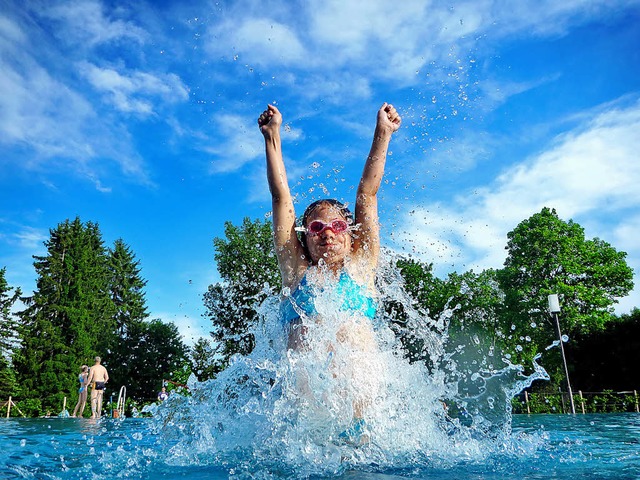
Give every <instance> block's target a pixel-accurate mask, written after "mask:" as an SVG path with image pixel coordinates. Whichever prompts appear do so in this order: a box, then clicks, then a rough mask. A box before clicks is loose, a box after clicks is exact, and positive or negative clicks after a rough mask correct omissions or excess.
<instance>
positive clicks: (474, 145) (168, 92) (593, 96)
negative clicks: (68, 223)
mask: <svg viewBox="0 0 640 480" xmlns="http://www.w3.org/2000/svg"><path fill="white" fill-rule="evenodd" d="M186 3H187V2H178V1H162V2H142V1H140V2H103V1H85V0H73V1H68V2H67V1H29V0H27V1H20V2H18V1H10V0H0V5H1V8H0V62H1V65H0V267H2V266H5V267H6V268H7V280H8V281H9V283H10V284H11V285H13V286H20V287H21V288H22V289H23V290H24V291H25V293H29V292H31V291H32V290H33V288H34V287H35V272H34V269H33V265H32V262H33V259H32V255H41V254H43V253H44V247H43V244H42V242H43V241H45V240H46V239H47V238H48V237H49V229H50V228H54V227H55V226H56V225H57V224H58V223H60V222H63V221H64V220H65V219H67V218H70V219H73V218H75V217H76V216H79V217H80V218H81V219H82V220H83V221H85V222H86V221H93V222H97V223H98V224H99V225H100V229H101V231H102V233H103V236H104V240H105V242H106V243H107V245H111V244H112V243H113V241H114V240H116V239H117V238H122V239H123V240H124V241H125V242H126V243H127V244H128V245H130V247H131V248H132V250H133V251H134V252H135V254H136V256H137V258H138V260H140V262H141V266H142V275H143V277H144V278H145V279H146V280H147V281H148V285H147V290H146V297H147V301H148V306H149V309H150V312H151V315H152V316H153V317H158V318H162V319H164V320H171V321H173V322H175V323H176V324H177V325H178V326H179V328H180V329H181V332H182V333H183V334H184V336H185V339H186V340H187V341H188V342H191V341H193V338H197V337H198V336H201V335H207V332H208V331H209V328H210V326H209V324H208V322H207V321H206V320H204V319H202V317H201V315H202V313H203V312H204V308H203V306H202V294H203V293H204V292H205V291H206V288H207V285H209V284H211V283H214V282H216V281H217V280H219V277H218V275H217V272H216V268H215V263H214V261H213V255H214V250H213V246H212V240H213V238H214V237H216V236H222V235H223V226H224V225H223V224H224V222H225V221H226V220H230V221H232V222H234V223H236V224H237V223H239V222H240V221H241V220H242V218H243V217H245V216H248V217H250V218H264V217H265V216H267V215H268V214H269V210H270V198H269V194H268V189H267V186H266V181H265V168H264V158H263V146H262V137H261V135H260V133H259V131H258V129H257V127H256V118H257V116H258V115H259V113H260V112H261V111H262V110H263V109H264V108H265V106H266V104H267V103H276V104H277V105H278V107H279V108H280V109H281V111H282V113H283V116H284V123H285V128H284V134H283V149H284V153H285V161H286V163H287V166H288V170H289V180H290V184H291V186H292V190H293V193H294V194H295V195H296V199H297V201H298V202H299V203H300V206H299V209H300V211H301V210H302V209H303V208H304V206H305V205H306V204H307V203H308V202H309V201H312V200H315V199H317V198H320V197H325V196H331V197H336V198H338V199H341V200H343V201H350V202H353V201H354V189H353V188H354V186H355V185H356V183H357V180H358V178H359V174H360V172H361V168H362V165H363V161H364V158H365V157H366V154H367V153H368V149H369V146H370V142H371V135H372V133H373V127H374V124H375V114H376V110H377V109H378V107H379V106H380V105H381V104H382V102H384V101H387V102H391V103H393V104H394V106H396V108H397V109H398V110H399V112H400V113H401V115H402V117H403V125H402V128H401V129H400V131H399V132H398V133H397V134H396V135H395V137H394V139H393V142H392V146H391V151H390V155H389V159H388V164H387V166H388V167H387V172H386V177H385V180H384V183H383V187H382V191H381V193H380V196H381V212H380V213H381V221H382V228H383V235H384V237H385V239H386V241H385V243H386V245H387V246H388V247H390V248H393V249H396V250H399V251H404V252H405V253H408V252H411V253H413V254H415V255H418V256H419V257H420V258H421V259H423V260H425V261H429V262H433V263H434V267H435V270H436V272H437V273H438V274H439V275H441V276H445V275H446V274H447V273H449V272H451V271H458V272H463V271H466V270H468V269H471V268H473V269H475V270H476V271H478V270H481V269H483V268H489V267H493V268H499V267H501V266H502V263H503V262H504V258H505V250H504V247H505V245H506V242H507V239H506V234H507V232H509V231H510V230H512V229H513V228H514V227H515V226H516V225H517V224H518V223H519V222H520V221H522V220H524V219H525V218H528V217H529V216H531V215H532V214H534V213H536V212H539V211H540V210H541V208H542V207H543V206H549V207H554V208H556V210H557V212H558V214H559V216H560V217H561V218H563V219H565V220H569V219H573V220H574V221H576V222H578V223H579V224H580V225H582V226H583V227H584V228H585V230H586V235H587V237H588V238H593V237H600V238H602V239H604V240H605V241H607V242H609V243H611V244H612V245H613V246H614V247H615V248H616V249H618V250H622V251H625V252H627V253H628V262H629V264H630V265H631V266H632V267H633V268H634V270H635V272H638V269H639V268H640V242H639V241H638V238H640V208H639V206H640V188H639V187H638V185H640V161H639V159H638V156H639V155H638V152H640V0H628V1H624V0H620V1H611V0H603V1H598V0H591V1H579V0H566V1H563V2H557V1H556V0H549V1H546V0H536V1H517V0H514V1H504V0H479V1H468V2H461V1H447V2H440V1H432V2H429V1H410V0H409V1H402V2H390V1H377V0H376V1H374V0H371V1H367V2H364V1H346V0H345V1H332V0H329V1H327V0H324V1H322V2H319V1H305V2H302V1H291V2H284V1H279V2H273V1H268V0H267V1H242V0H238V1H228V2H224V1H220V2H206V1H199V0H195V1H193V2H188V3H189V5H186ZM636 282H637V278H636ZM634 306H640V288H636V289H635V290H634V292H632V294H631V295H630V296H629V297H626V298H624V299H622V300H621V301H620V305H619V306H618V308H617V310H618V311H619V312H628V311H629V310H630V309H631V308H632V307H634Z"/></svg>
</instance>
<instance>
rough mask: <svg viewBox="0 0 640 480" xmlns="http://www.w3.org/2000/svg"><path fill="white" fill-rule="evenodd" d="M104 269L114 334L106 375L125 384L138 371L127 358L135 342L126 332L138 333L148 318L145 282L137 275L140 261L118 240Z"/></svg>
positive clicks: (129, 358) (136, 365) (133, 377)
mask: <svg viewBox="0 0 640 480" xmlns="http://www.w3.org/2000/svg"><path fill="white" fill-rule="evenodd" d="M107 268H108V272H109V292H110V295H111V301H112V302H113V304H114V307H115V313H114V320H115V329H116V330H115V331H116V332H117V336H114V337H113V343H112V345H111V346H110V349H109V350H110V351H111V354H110V355H109V359H108V360H109V364H110V365H111V368H110V376H111V378H112V379H113V380H114V381H117V382H120V383H122V384H126V383H129V382H130V381H131V379H135V378H136V377H137V372H139V369H140V365H138V364H136V363H135V362H132V360H133V359H132V358H131V355H130V352H131V349H132V348H133V347H134V345H133V342H134V341H135V340H136V339H132V338H130V333H131V331H132V330H135V331H138V330H136V327H138V326H139V324H140V323H141V322H143V321H144V320H146V319H147V318H148V316H149V314H148V312H147V306H146V300H145V295H144V287H145V285H146V284H147V282H146V280H144V279H143V278H142V276H141V271H140V262H139V261H137V260H136V258H135V254H134V253H133V252H132V251H131V248H130V247H129V246H128V245H127V244H126V243H125V242H124V241H123V240H122V239H118V240H116V241H115V242H114V247H113V249H110V250H109V255H108V260H107Z"/></svg>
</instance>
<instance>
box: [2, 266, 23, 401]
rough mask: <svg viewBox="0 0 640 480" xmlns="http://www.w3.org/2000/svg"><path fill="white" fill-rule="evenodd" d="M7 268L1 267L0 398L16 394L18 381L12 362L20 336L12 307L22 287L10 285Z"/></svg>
mask: <svg viewBox="0 0 640 480" xmlns="http://www.w3.org/2000/svg"><path fill="white" fill-rule="evenodd" d="M5 274H6V268H2V269H0V398H5V399H6V398H7V397H8V396H9V395H16V393H17V382H16V379H15V372H14V371H13V368H12V367H11V364H10V358H11V354H12V351H13V349H14V348H15V346H16V342H17V338H18V332H17V329H18V322H17V320H16V318H15V317H14V315H13V314H12V313H11V307H12V306H13V305H14V303H15V302H16V300H18V298H19V297H20V295H21V294H22V292H21V291H20V288H16V289H15V291H14V292H13V293H12V290H14V288H13V287H10V286H9V284H8V283H7V280H6V278H5Z"/></svg>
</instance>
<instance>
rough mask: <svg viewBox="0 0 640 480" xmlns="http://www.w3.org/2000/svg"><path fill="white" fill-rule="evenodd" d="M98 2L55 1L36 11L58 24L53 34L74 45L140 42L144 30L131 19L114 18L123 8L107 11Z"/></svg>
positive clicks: (89, 45)
mask: <svg viewBox="0 0 640 480" xmlns="http://www.w3.org/2000/svg"><path fill="white" fill-rule="evenodd" d="M105 10H106V9H105V6H104V5H103V4H102V3H101V2H99V1H67V2H59V3H57V4H55V5H53V6H49V8H45V9H44V10H42V11H41V12H39V13H40V14H41V15H42V16H43V17H48V18H50V19H52V20H54V21H56V22H58V24H59V28H57V29H56V30H55V32H56V36H57V37H58V38H59V39H60V40H61V41H63V42H67V43H70V44H73V45H74V46H82V47H94V46H95V45H99V44H103V43H109V42H113V41H117V40H127V41H131V40H133V41H135V42H139V43H142V42H144V41H145V39H147V38H148V34H147V32H146V31H145V30H144V29H142V28H141V27H139V26H138V25H136V24H135V23H134V22H132V21H129V20H126V19H124V18H118V14H120V15H123V14H125V13H126V10H125V9H113V10H110V11H109V12H108V13H107V12H106V11H105Z"/></svg>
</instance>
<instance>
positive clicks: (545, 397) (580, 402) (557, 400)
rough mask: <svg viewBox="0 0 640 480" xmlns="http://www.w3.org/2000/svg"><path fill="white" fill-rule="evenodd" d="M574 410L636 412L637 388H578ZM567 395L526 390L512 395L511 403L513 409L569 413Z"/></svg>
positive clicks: (638, 410) (638, 406) (639, 402)
mask: <svg viewBox="0 0 640 480" xmlns="http://www.w3.org/2000/svg"><path fill="white" fill-rule="evenodd" d="M573 401H574V404H575V406H576V413H579V414H586V413H619V412H636V413H640V397H639V396H638V391H637V390H626V391H621V392H614V391H613V390H605V391H602V392H583V391H580V390H578V392H577V393H575V394H574V395H573ZM570 403H571V402H570V401H569V395H568V394H567V393H564V392H562V393H561V392H558V393H528V392H527V391H525V392H524V394H523V395H521V396H519V397H518V398H514V399H513V401H512V406H513V410H514V413H528V414H531V413H570V411H571V409H570Z"/></svg>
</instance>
